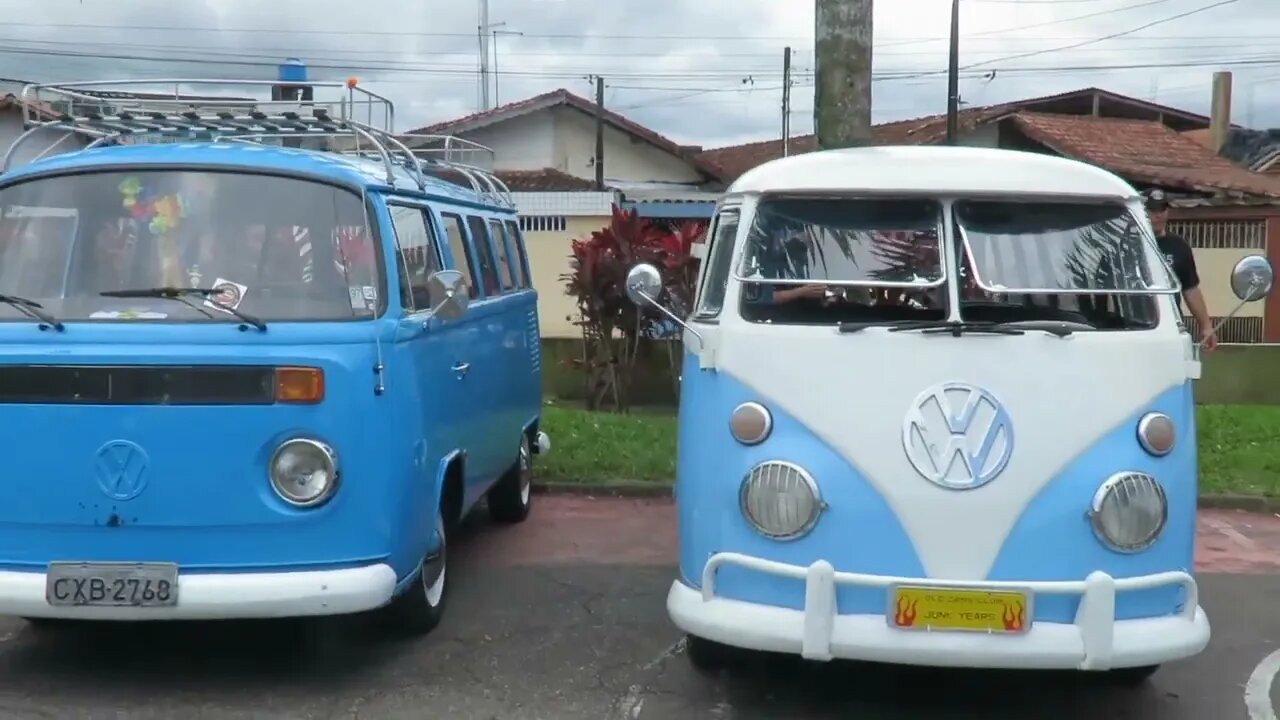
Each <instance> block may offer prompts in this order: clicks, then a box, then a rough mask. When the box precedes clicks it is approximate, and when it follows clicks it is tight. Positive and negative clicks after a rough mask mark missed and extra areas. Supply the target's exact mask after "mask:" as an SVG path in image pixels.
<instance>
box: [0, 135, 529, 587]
mask: <svg viewBox="0 0 1280 720" xmlns="http://www.w3.org/2000/svg"><path fill="white" fill-rule="evenodd" d="M163 168H181V169H184V170H194V171H205V170H207V171H215V172H230V173H268V174H277V175H284V176H292V177H297V178H300V179H304V180H314V181H320V182H325V183H330V184H334V185H338V186H341V187H344V188H349V189H351V190H353V191H356V192H359V193H361V194H363V195H364V196H365V198H366V200H367V205H366V207H367V208H368V211H369V221H370V224H371V230H372V234H373V237H374V239H375V241H376V244H377V247H378V251H379V256H378V260H377V263H376V264H377V268H378V274H379V275H380V278H379V287H378V292H379V293H380V297H384V298H386V299H387V300H388V302H386V303H384V304H383V306H382V307H381V308H380V310H379V311H377V313H376V316H375V317H372V318H364V319H361V318H357V319H353V320H344V321H333V322H330V321H297V322H290V321H279V320H277V321H272V322H270V323H269V331H268V332H265V333H258V332H241V331H238V330H237V329H236V325H234V324H230V323H201V322H190V323H184V322H179V321H173V320H168V321H163V322H154V321H146V322H139V321H127V322H100V321H68V322H67V323H66V331H65V332H61V333H55V332H40V331H38V330H37V329H36V328H35V325H34V323H32V322H30V321H29V320H27V319H25V318H21V317H20V316H18V315H17V314H16V313H10V312H5V313H0V371H3V368H4V367H6V366H10V367H12V366H23V365H38V364H51V363H58V364H75V365H86V366H95V365H111V364H129V365H143V366H152V365H154V366H161V365H183V364H198V365H242V364H249V365H271V366H289V365H295V366H311V367H317V368H319V369H321V370H322V371H323V372H324V381H325V388H324V392H325V396H324V400H323V401H322V402H321V403H319V404H316V405H305V404H285V403H275V404H261V405H218V406H214V405H91V404H79V405H71V404H20V403H0V425H3V426H4V427H5V428H6V431H5V433H4V437H3V439H2V440H0V450H2V451H3V453H4V456H5V458H6V466H5V467H6V469H5V472H4V477H3V480H0V568H7V569H17V570H27V571H32V572H36V571H43V570H44V568H45V566H46V565H47V563H49V562H50V561H54V560H82V561H104V562H105V561H168V562H174V563H177V564H178V565H179V566H180V569H181V571H182V572H195V571H199V572H212V573H218V572H246V571H259V572H261V571H273V572H286V571H292V570H316V569H339V568H347V567H357V566H361V565H367V564H370V563H375V562H386V563H388V564H390V565H391V566H392V567H393V568H394V569H395V571H396V573H397V576H398V579H399V583H398V589H403V588H404V587H407V583H408V582H409V581H410V580H411V578H412V577H413V573H414V572H415V569H416V567H417V565H418V563H419V561H420V559H421V558H422V557H423V556H424V555H425V554H426V553H427V552H428V551H429V550H431V549H433V547H434V544H435V543H436V542H438V538H437V537H436V533H435V525H436V514H437V508H438V507H439V504H440V502H441V498H442V495H443V486H444V480H445V477H446V471H447V468H448V467H449V462H450V460H451V459H453V458H464V457H465V462H464V464H463V465H464V468H465V471H466V476H465V481H466V483H465V493H464V495H463V498H462V510H463V512H466V511H467V510H469V509H470V508H471V507H472V506H473V505H474V504H475V503H476V502H477V501H479V500H480V499H481V498H482V497H483V496H484V494H485V493H486V492H487V491H488V490H489V489H490V488H491V487H492V486H493V483H494V482H495V481H496V480H497V479H498V478H499V477H500V476H501V475H502V474H503V473H504V472H506V471H507V470H508V469H509V468H511V467H513V466H514V464H515V462H516V460H517V453H518V448H519V442H520V439H521V437H522V433H525V432H526V431H529V430H531V429H536V428H537V423H538V421H539V419H540V415H541V386H542V378H541V363H540V356H539V345H538V343H539V335H540V333H539V324H538V315H537V293H536V292H535V291H534V290H533V289H532V288H531V287H529V286H528V283H527V282H525V283H524V285H523V286H515V287H508V288H505V289H504V288H503V287H496V288H495V287H487V286H483V285H482V286H481V287H480V288H479V292H478V294H477V296H476V297H475V298H474V299H473V300H472V302H471V304H470V306H469V308H468V310H467V312H466V313H465V314H464V315H463V316H462V317H461V318H458V319H456V320H452V321H442V320H441V319H440V318H437V317H434V316H431V315H430V314H429V313H427V312H423V311H421V309H419V311H417V312H415V311H413V310H411V309H405V308H402V307H401V303H400V298H401V297H402V293H401V290H402V288H401V282H402V276H401V275H400V273H399V268H398V266H397V258H398V257H400V252H399V246H398V239H397V233H396V228H395V226H394V225H393V223H392V219H391V214H390V211H389V203H397V204H400V205H408V206H410V207H412V208H415V209H418V210H420V211H421V212H423V213H425V218H426V222H427V224H428V227H429V229H430V230H431V232H432V234H433V239H432V241H431V244H430V246H429V247H430V251H431V252H433V253H434V254H436V255H437V256H438V260H437V262H438V263H439V265H440V266H442V267H445V268H459V267H466V263H467V259H466V258H465V257H460V256H455V254H454V251H453V250H452V248H451V247H450V245H449V243H448V242H446V240H445V237H446V235H445V229H444V226H443V225H442V223H441V217H442V213H446V212H449V213H457V214H459V215H461V216H462V217H463V218H464V219H465V218H467V217H469V216H476V217H480V218H482V219H484V220H485V221H486V222H487V221H489V220H496V221H498V222H500V223H503V226H504V227H505V228H508V229H510V230H512V232H510V234H504V236H503V238H502V239H501V243H502V245H501V247H502V249H503V250H504V251H505V254H506V255H508V256H509V257H511V259H512V262H514V263H517V264H518V266H519V268H521V269H522V270H523V276H524V277H525V278H526V279H527V278H528V276H529V273H528V260H527V257H526V252H525V248H524V239H523V237H522V235H521V234H520V233H519V231H518V229H515V228H514V227H513V226H514V224H515V221H516V214H515V211H514V210H512V209H510V208H505V207H500V206H496V205H494V204H492V203H491V202H489V201H488V200H486V199H485V198H483V197H482V196H480V195H478V194H477V193H474V192H473V191H471V190H470V189H467V188H463V187H460V186H457V185H454V184H452V183H449V182H446V181H443V180H437V179H431V178H428V180H427V188H426V191H425V192H424V191H420V190H419V189H418V187H417V183H416V180H415V178H414V176H413V174H412V173H410V172H408V171H407V170H406V169H405V168H403V167H400V168H397V169H396V170H395V173H394V174H395V177H394V178H393V181H392V182H391V183H388V182H387V178H386V171H385V166H384V165H383V164H382V163H381V162H379V161H374V160H368V159H361V158H354V157H349V156H342V155H338V154H331V153H324V152H316V151H310V150H302V149H291V148H279V147H270V146H255V145H243V144H234V143H233V144H217V145H215V144H212V143H189V144H179V145H138V146H108V147H100V148H95V149H93V150H86V151H80V152H73V153H67V154H62V155H54V156H51V157H48V158H45V159H43V160H41V161H38V162H35V163H32V164H30V165H27V166H25V167H23V168H21V169H18V170H15V171H13V172H11V173H7V174H6V175H5V176H4V178H3V181H0V203H2V202H3V198H4V194H3V193H4V188H7V187H10V186H12V185H14V184H16V183H21V182H23V181H24V180H28V179H32V178H37V177H44V178H47V177H50V176H58V175H63V174H78V173H84V172H94V171H104V170H126V171H145V170H150V169H163ZM281 202H288V199H287V197H282V199H281ZM77 232H78V235H77V237H76V238H75V242H77V243H84V242H86V237H88V235H89V233H90V230H88V229H87V228H81V229H79V230H78V231H77ZM476 242H490V243H496V241H492V240H490V239H488V238H472V237H471V236H470V235H469V234H468V235H467V236H466V237H465V238H464V241H463V243H464V244H463V245H462V246H461V247H460V248H459V250H462V251H465V252H467V253H469V254H474V253H475V250H476V247H475V245H474V243H476ZM493 249H494V250H495V251H497V249H498V246H497V245H496V244H494V245H493ZM207 280H212V278H208V279H207ZM168 302H170V301H164V300H155V301H148V303H149V305H150V306H151V307H154V308H167V307H169V306H168V305H167V304H166V303H168ZM458 363H469V364H470V367H471V371H470V373H468V374H466V375H465V377H464V378H463V379H460V378H459V374H458V373H456V372H455V371H454V370H453V367H454V365H456V364H458ZM378 365H381V366H382V368H383V370H382V375H381V382H382V383H384V384H385V388H386V392H385V393H383V394H376V393H375V391H374V388H375V385H377V384H378V382H379V376H378V374H377V373H375V370H374V368H375V367H376V366H378ZM299 435H305V436H309V437H315V438H317V439H320V440H322V441H324V442H326V443H328V444H330V445H332V447H333V448H334V449H335V450H336V451H337V454H338V458H339V463H340V468H341V472H342V476H341V484H340V486H339V490H338V491H337V492H336V494H335V495H334V496H333V498H332V499H331V500H330V501H328V502H326V503H325V504H323V505H321V506H319V507H316V508H311V509H299V508H296V507H293V506H290V505H288V504H286V503H285V502H284V501H283V500H281V499H280V498H279V497H278V496H277V495H276V494H275V492H274V490H273V489H272V487H271V485H270V483H269V482H268V477H267V465H268V462H269V459H270V457H271V455H272V453H273V452H274V450H275V449H276V448H277V447H278V445H279V444H280V443H281V442H282V441H284V440H286V439H289V438H291V437H296V436H299ZM128 449H141V450H142V451H143V452H145V468H143V469H142V470H140V471H139V468H138V466H137V465H130V464H129V462H125V463H123V464H121V458H122V457H124V455H125V454H127V453H125V452H124V450H128ZM113 453H115V454H113ZM104 458H107V459H110V460H111V462H109V463H107V464H106V465H103V466H102V467H98V466H96V465H95V463H96V462H105V460H104ZM127 459H128V460H130V461H133V460H136V459H137V457H135V456H132V455H131V456H130V458H127ZM136 472H142V473H143V474H142V476H140V477H138V478H135V477H134V473H136ZM104 483H107V484H108V485H110V486H111V487H112V488H116V486H120V487H118V488H116V489H117V490H119V492H115V493H114V497H113V493H109V492H105V491H104V489H103V484H104ZM124 485H129V487H128V488H125V487H123V486H124ZM126 490H127V492H126Z"/></svg>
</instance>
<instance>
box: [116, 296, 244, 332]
mask: <svg viewBox="0 0 1280 720" xmlns="http://www.w3.org/2000/svg"><path fill="white" fill-rule="evenodd" d="M217 292H218V291H217V290H215V289H213V288H198V287H157V288H141V289H137V290H108V291H106V292H101V293H98V294H99V295H101V296H103V297H115V298H165V299H168V300H177V301H178V302H180V303H183V304H184V305H186V306H188V307H191V308H195V309H196V310H199V311H200V312H202V313H204V314H205V315H206V316H207V317H213V316H212V315H210V314H209V313H208V312H207V311H205V310H204V309H203V308H201V307H199V306H198V305H196V304H194V303H192V302H191V301H189V300H187V297H188V296H191V295H198V296H200V297H203V298H205V299H206V300H209V302H212V303H213V304H214V305H215V306H216V307H217V308H218V309H219V310H226V311H227V312H229V313H231V314H232V315H235V316H236V317H237V318H239V319H240V320H242V321H244V322H246V323H248V324H250V325H252V326H254V327H256V328H257V329H258V330H260V331H261V332H266V331H267V323H266V322H264V321H262V320H260V319H259V318H257V317H254V316H253V315H250V314H249V313H246V312H242V311H241V310H238V309H236V308H233V307H231V306H230V305H224V304H222V303H220V302H217V301H216V300H212V299H211V298H212V297H213V296H214V295H215V294H217Z"/></svg>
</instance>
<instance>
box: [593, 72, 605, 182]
mask: <svg viewBox="0 0 1280 720" xmlns="http://www.w3.org/2000/svg"><path fill="white" fill-rule="evenodd" d="M595 165H596V190H598V191H600V192H604V78H602V77H600V76H598V75H597V76H596V162H595Z"/></svg>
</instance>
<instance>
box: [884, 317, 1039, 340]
mask: <svg viewBox="0 0 1280 720" xmlns="http://www.w3.org/2000/svg"><path fill="white" fill-rule="evenodd" d="M906 330H920V331H922V332H925V333H930V334H932V333H940V332H949V333H951V334H952V336H954V337H960V336H961V335H962V334H964V333H967V332H975V333H990V334H992V335H1026V334H1027V333H1026V331H1025V330H1019V329H1018V328H1011V327H1005V326H1004V325H1003V324H1001V323H994V322H965V321H959V322H952V321H950V320H916V321H914V322H910V323H901V324H898V325H895V326H894V327H892V328H889V332H903V331H906Z"/></svg>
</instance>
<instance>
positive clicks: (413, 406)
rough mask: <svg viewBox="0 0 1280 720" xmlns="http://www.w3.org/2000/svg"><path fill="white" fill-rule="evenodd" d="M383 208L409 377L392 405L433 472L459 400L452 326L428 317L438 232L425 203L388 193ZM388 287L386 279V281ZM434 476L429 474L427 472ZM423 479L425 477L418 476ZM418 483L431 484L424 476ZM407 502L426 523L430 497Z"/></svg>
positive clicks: (454, 442) (399, 338)
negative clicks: (405, 418)
mask: <svg viewBox="0 0 1280 720" xmlns="http://www.w3.org/2000/svg"><path fill="white" fill-rule="evenodd" d="M387 212H388V214H389V215H390V218H391V227H392V230H393V231H394V234H395V268H396V275H397V276H398V278H399V282H398V283H397V285H398V286H399V298H395V297H391V298H388V304H391V303H395V302H397V301H398V302H399V304H400V308H401V317H400V320H399V327H397V328H396V348H395V352H396V355H397V357H399V358H404V359H405V360H407V361H408V362H407V364H408V366H409V368H408V372H409V374H410V375H411V379H412V381H411V382H408V383H406V384H405V386H404V388H405V389H403V390H401V389H398V388H397V389H396V390H393V391H392V392H394V393H395V394H396V398H395V407H396V408H398V409H402V410H407V411H409V412H411V413H413V417H414V420H415V421H416V423H415V426H416V427H417V428H419V431H418V432H417V433H416V434H417V435H418V437H417V438H416V442H420V443H423V444H424V445H421V446H419V447H415V448H413V450H412V452H413V453H414V454H418V453H421V452H422V448H423V447H425V451H426V463H425V465H426V468H425V470H424V472H429V473H434V471H435V469H436V468H438V467H439V466H440V461H441V460H442V459H443V458H444V457H446V456H447V455H449V454H450V453H452V452H454V451H455V450H457V449H461V448H462V445H461V433H460V432H459V428H458V426H457V425H455V424H454V423H453V422H452V418H453V416H454V413H455V412H456V410H457V408H459V407H461V406H464V405H465V396H464V392H463V388H462V387H461V385H460V384H459V382H458V380H457V379H456V377H455V374H454V373H453V371H452V369H451V367H450V358H449V354H448V352H447V349H446V348H447V346H448V343H449V337H450V335H452V334H454V333H456V332H458V330H457V328H455V327H454V326H453V323H449V322H443V321H441V320H440V319H439V318H433V317H431V312H430V311H431V302H430V299H429V297H428V289H427V279H428V278H430V277H431V274H432V273H434V272H436V271H437V270H440V269H442V268H443V267H444V263H443V261H442V255H441V252H440V243H439V240H438V233H437V232H436V229H435V226H434V223H433V222H432V219H431V215H430V211H429V210H428V208H427V207H426V206H425V205H419V204H416V203H413V202H411V201H407V200H401V199H395V198H390V199H388V201H387ZM387 286H388V288H390V287H391V286H392V285H391V283H387ZM432 477H434V476H432ZM423 479H424V481H425V480H427V479H429V478H423ZM423 487H426V488H430V487H433V486H432V485H431V484H430V483H428V482H424V483H423ZM410 497H413V498H414V500H415V502H414V503H413V507H412V508H405V512H407V513H419V514H420V515H419V516H418V517H417V518H416V520H415V522H414V523H413V527H415V528H432V527H433V522H432V517H431V515H430V513H431V511H432V510H433V509H434V508H433V507H432V504H431V501H430V499H427V498H422V502H417V500H418V499H419V498H417V497H416V496H414V495H412V494H411V495H410Z"/></svg>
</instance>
